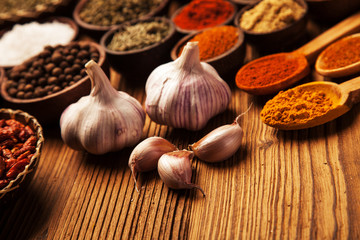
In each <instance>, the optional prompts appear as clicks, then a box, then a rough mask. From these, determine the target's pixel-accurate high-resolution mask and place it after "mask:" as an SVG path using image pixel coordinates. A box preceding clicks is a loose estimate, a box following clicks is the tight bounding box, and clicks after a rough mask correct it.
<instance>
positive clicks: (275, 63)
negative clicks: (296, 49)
mask: <svg viewBox="0 0 360 240" xmlns="http://www.w3.org/2000/svg"><path fill="white" fill-rule="evenodd" d="M301 68H302V67H301V66H299V60H298V59H297V58H296V57H295V58H289V57H287V56H286V55H276V54H275V55H269V56H267V57H263V58H261V59H259V61H257V62H256V64H251V65H249V66H248V67H246V66H245V67H243V68H242V69H241V70H240V71H239V72H238V73H237V74H236V79H235V81H236V85H237V86H238V87H240V88H241V87H242V86H245V87H251V88H257V87H263V86H267V85H271V84H273V83H276V82H279V81H282V80H284V79H287V78H289V77H291V76H293V75H295V74H297V73H298V69H301Z"/></svg>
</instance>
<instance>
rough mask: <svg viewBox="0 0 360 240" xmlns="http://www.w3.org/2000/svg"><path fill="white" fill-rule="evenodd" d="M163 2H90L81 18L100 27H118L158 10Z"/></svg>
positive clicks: (158, 0)
mask: <svg viewBox="0 0 360 240" xmlns="http://www.w3.org/2000/svg"><path fill="white" fill-rule="evenodd" d="M162 1H163V0H89V1H88V2H87V3H86V4H85V6H84V8H83V9H82V10H81V12H80V18H81V19H82V20H83V21H84V22H86V23H89V24H93V25H99V26H111V25H118V24H121V23H123V22H126V21H130V20H134V19H138V18H141V17H142V16H145V15H147V14H149V13H150V12H151V11H153V10H154V9H156V8H157V7H158V6H159V5H160V4H161V2H162Z"/></svg>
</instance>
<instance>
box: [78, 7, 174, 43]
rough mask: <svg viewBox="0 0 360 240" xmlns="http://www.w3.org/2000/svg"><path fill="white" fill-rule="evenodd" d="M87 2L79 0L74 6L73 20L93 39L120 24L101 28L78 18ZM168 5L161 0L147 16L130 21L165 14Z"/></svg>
mask: <svg viewBox="0 0 360 240" xmlns="http://www.w3.org/2000/svg"><path fill="white" fill-rule="evenodd" d="M87 2H88V0H80V1H79V2H78V4H77V5H76V6H75V9H74V11H73V18H74V20H75V22H76V23H77V24H78V25H79V26H80V27H81V28H82V29H83V30H85V31H86V32H87V33H90V34H93V35H94V36H95V37H101V36H102V35H103V34H104V33H105V32H107V31H109V30H110V29H112V28H113V27H114V26H118V25H121V24H122V23H119V24H116V25H111V26H101V25H94V24H90V23H87V22H85V21H83V20H82V19H81V18H80V12H81V11H82V10H83V8H84V6H85V4H86V3H87ZM168 4H169V0H163V1H162V2H161V4H160V5H159V6H158V7H157V8H156V9H154V10H152V11H151V12H149V13H148V14H146V15H144V16H142V17H140V18H138V19H132V20H130V21H134V20H140V19H148V18H151V17H154V16H159V15H163V14H165V12H166V9H167V6H168ZM124 23H125V22H124Z"/></svg>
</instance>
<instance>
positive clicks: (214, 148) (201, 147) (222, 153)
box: [189, 115, 243, 162]
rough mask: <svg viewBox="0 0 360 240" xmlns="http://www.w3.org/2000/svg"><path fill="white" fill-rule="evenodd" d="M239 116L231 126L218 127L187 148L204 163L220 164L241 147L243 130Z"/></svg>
mask: <svg viewBox="0 0 360 240" xmlns="http://www.w3.org/2000/svg"><path fill="white" fill-rule="evenodd" d="M240 116H241V115H239V116H238V117H237V118H236V119H235V121H234V122H233V123H232V124H227V125H223V126H220V127H218V128H216V129H214V130H213V131H211V132H210V133H208V134H207V135H205V136H204V137H203V138H202V139H200V140H199V141H197V142H196V143H194V144H192V145H190V146H189V149H190V150H192V151H193V152H194V154H195V156H196V157H198V158H200V159H201V160H203V161H205V162H220V161H224V160H226V159H228V158H230V157H231V156H232V155H234V154H235V153H236V152H237V150H238V149H239V148H240V146H241V141H242V136H243V130H242V128H241V127H240V123H239V118H240Z"/></svg>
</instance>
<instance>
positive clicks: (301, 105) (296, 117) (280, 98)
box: [260, 87, 333, 126]
mask: <svg viewBox="0 0 360 240" xmlns="http://www.w3.org/2000/svg"><path fill="white" fill-rule="evenodd" d="M332 107H333V102H332V101H331V99H330V98H329V97H328V96H327V95H326V94H325V93H324V92H323V91H319V90H312V91H310V90H305V89H303V88H299V87H295V88H293V89H289V90H287V91H281V92H279V94H277V95H276V96H275V97H274V98H273V99H271V100H269V101H268V102H267V103H266V104H265V106H264V108H263V110H262V111H261V113H260V116H261V120H262V121H263V122H264V123H266V124H268V125H270V126H276V125H278V124H295V123H304V122H308V121H309V120H311V119H313V118H315V117H318V116H322V115H324V114H325V113H327V112H328V111H329V110H330V109H332Z"/></svg>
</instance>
